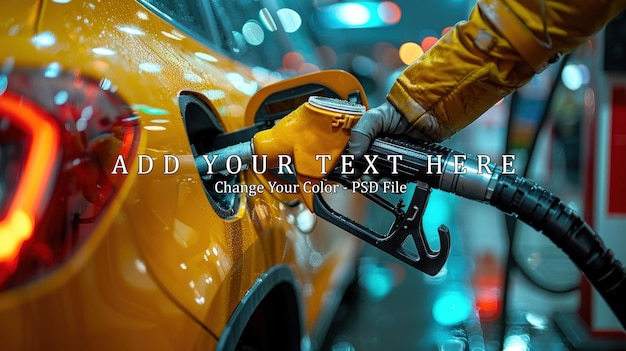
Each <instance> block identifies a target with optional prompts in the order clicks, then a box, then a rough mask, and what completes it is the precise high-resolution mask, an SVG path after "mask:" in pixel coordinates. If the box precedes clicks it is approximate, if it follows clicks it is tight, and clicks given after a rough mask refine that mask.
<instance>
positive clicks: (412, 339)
mask: <svg viewBox="0 0 626 351" xmlns="http://www.w3.org/2000/svg"><path fill="white" fill-rule="evenodd" d="M474 4H475V1H469V0H437V1H434V0H425V1H408V0H396V1H334V0H315V1H313V2H312V3H310V7H309V4H308V3H301V5H302V6H303V9H301V11H304V12H306V13H308V15H307V14H303V15H302V20H303V22H304V23H306V24H307V29H309V30H310V32H311V34H312V36H313V41H314V43H312V44H313V45H312V46H311V47H312V48H313V51H312V52H307V51H293V52H290V53H288V54H287V55H285V56H284V57H283V60H282V67H281V68H280V70H282V71H283V72H288V71H291V72H292V73H294V74H301V73H306V72H307V71H310V70H318V69H322V70H323V69H343V70H347V71H349V72H351V73H352V74H354V75H355V76H356V77H357V78H358V79H359V80H360V82H361V83H362V85H363V87H364V89H365V90H366V95H367V96H368V100H369V104H370V106H376V105H378V104H380V103H381V102H382V101H384V99H385V95H386V93H387V92H388V90H389V88H390V86H391V84H392V83H393V81H394V80H395V78H396V77H397V76H398V75H399V74H400V72H402V70H403V69H404V68H405V67H407V65H408V64H410V63H411V62H412V61H413V60H415V59H416V58H417V57H419V55H421V54H423V52H424V51H427V50H428V49H429V48H430V47H431V46H432V45H433V44H434V43H435V42H436V41H437V40H438V39H439V38H440V37H441V36H442V35H443V34H444V33H445V32H446V31H447V30H449V29H450V28H451V26H454V25H455V24H456V23H458V22H459V21H462V20H464V19H466V18H467V17H468V15H469V12H470V10H471V8H472V7H473V5H474ZM623 17H624V16H621V17H620V18H619V19H618V20H619V21H621V22H618V24H616V25H614V26H613V27H611V29H610V32H609V31H608V30H607V31H606V33H605V32H603V33H601V34H599V35H598V36H597V37H596V38H594V39H593V40H590V41H589V42H588V43H587V44H585V45H583V46H582V47H580V48H579V49H577V50H576V51H574V52H573V53H572V54H571V55H568V56H566V57H565V58H564V59H562V60H561V61H560V62H557V63H555V64H553V65H551V66H550V67H549V68H548V69H547V70H546V71H544V72H543V73H541V74H539V75H537V76H536V77H535V78H534V79H533V80H532V81H531V82H530V83H529V84H528V85H527V86H526V87H524V88H523V89H521V90H520V91H518V92H516V93H515V94H513V95H512V96H509V97H507V98H505V99H503V100H502V101H500V102H499V103H498V104H497V105H496V106H494V107H493V108H492V109H491V110H489V111H488V112H487V113H485V114H484V115H483V116H482V117H481V118H479V119H478V120H477V121H476V122H475V123H473V124H472V125H470V126H469V127H467V128H466V129H465V130H463V131H461V132H459V133H458V134H456V135H455V136H454V137H453V138H451V139H450V140H447V141H446V142H445V144H446V145H447V146H450V147H453V148H455V149H457V150H460V151H463V152H467V153H474V154H487V155H490V156H491V157H492V160H498V159H499V158H500V157H501V156H502V155H503V154H514V155H515V161H514V166H515V168H516V172H517V173H518V174H520V175H525V176H526V177H528V178H530V179H533V180H535V181H537V183H539V184H540V185H542V186H544V187H545V188H546V189H548V190H550V191H552V192H554V193H555V194H557V195H558V196H559V197H560V198H561V199H562V200H564V201H565V202H566V203H568V204H569V205H570V207H572V208H573V209H575V210H577V211H579V212H581V213H582V214H583V215H584V217H585V219H586V220H587V221H589V222H590V223H592V225H593V226H594V227H595V228H596V230H597V231H598V232H599V233H600V235H601V236H603V238H604V240H606V242H607V244H608V245H609V246H610V247H611V248H615V250H614V251H616V252H617V255H618V257H621V259H622V260H624V258H625V257H624V256H625V254H626V252H624V250H623V249H622V248H623V247H626V245H625V244H626V242H625V240H624V238H623V237H620V235H619V234H618V233H624V232H626V221H625V220H624V218H625V216H624V214H625V213H626V212H625V211H624V209H623V206H621V205H619V203H618V202H619V201H618V200H616V199H618V198H619V197H620V196H621V197H623V196H624V195H626V189H625V188H624V186H623V185H621V182H618V181H616V180H615V179H617V178H616V177H618V178H619V172H621V170H622V167H619V168H618V167H616V166H613V167H610V161H611V159H609V158H610V157H613V160H614V159H615V157H620V156H619V154H620V152H621V151H623V149H624V143H623V137H624V135H625V134H624V133H625V132H626V131H625V130H624V128H623V127H622V125H623V124H624V122H615V121H619V118H617V117H619V116H621V117H620V118H621V119H622V120H623V119H624V118H623V117H625V116H623V114H624V107H623V106H624V105H623V104H624V101H625V100H626V96H624V89H623V84H624V66H623V65H624V62H626V58H625V57H624V56H625V55H626V54H625V48H626V46H625V45H624V37H625V35H624V34H626V33H625V29H624V28H625V26H624V20H623ZM612 33H617V34H612ZM620 33H621V34H620ZM607 38H608V39H607ZM620 38H621V39H620ZM315 60H317V61H315ZM620 94H621V95H620ZM615 123H617V125H616V124H615ZM620 140H621V141H620ZM611 155H612V156H611ZM621 157H623V155H622V156H621ZM611 179H613V181H611ZM611 199H613V200H611ZM611 204H613V205H611ZM616 204H617V205H616ZM611 206H613V207H611ZM611 208H613V209H611ZM369 217H370V218H372V222H371V223H369V225H370V226H372V227H375V226H376V225H377V220H376V213H375V212H373V213H371V216H369ZM424 221H425V222H424V225H425V231H426V233H427V234H429V235H431V236H432V239H433V240H432V241H431V245H432V246H434V247H437V244H438V243H437V242H436V241H437V236H436V233H437V227H438V226H439V225H440V224H442V223H445V224H447V225H448V226H449V227H450V229H451V234H452V240H453V241H452V252H451V255H450V259H449V261H448V263H447V264H446V266H445V267H444V269H443V270H442V271H441V272H440V273H439V274H437V276H435V277H430V276H427V275H424V274H423V273H421V272H418V271H412V270H411V268H410V267H408V266H406V265H404V264H402V263H401V262H399V261H396V260H395V259H393V258H389V257H388V256H386V255H385V254H384V253H381V252H379V251H377V250H376V249H373V248H371V247H366V248H365V252H364V256H363V258H362V262H361V266H360V271H359V281H358V286H357V287H355V288H354V289H353V290H354V291H352V294H349V296H348V297H347V301H346V302H347V303H346V304H345V305H344V307H342V309H341V310H340V312H339V313H338V315H337V318H336V320H335V322H334V323H333V325H332V328H331V331H330V333H329V336H328V338H327V340H326V343H325V344H324V346H323V349H324V350H333V351H340V350H346V351H348V350H359V351H364V350H382V349H386V350H431V349H432V350H472V351H478V350H508V351H511V350H531V349H533V350H584V349H593V350H621V349H626V339H625V338H624V334H623V332H622V331H621V328H620V327H619V324H618V323H617V322H616V319H615V317H613V316H612V315H611V313H610V312H609V311H608V310H607V308H606V306H604V305H603V302H602V301H600V299H599V298H598V297H597V296H595V295H594V293H593V292H592V291H591V288H590V286H589V284H588V283H586V282H585V281H584V280H583V279H581V275H580V273H579V272H578V270H577V268H576V267H575V266H574V265H573V264H572V263H571V262H570V260H569V259H568V258H567V257H566V256H565V254H563V253H562V252H561V251H560V249H558V248H557V247H556V246H555V245H554V244H553V243H552V242H550V241H549V240H548V239H547V238H545V237H543V236H542V235H541V234H539V233H537V232H536V231H535V230H534V229H532V228H530V227H528V226H526V225H524V224H523V223H521V222H520V223H517V222H516V221H515V219H514V218H512V217H507V216H505V215H504V214H502V213H501V212H500V211H498V210H496V209H494V208H491V207H489V206H486V205H482V204H478V203H474V202H470V201H468V200H465V199H462V198H458V197H454V196H452V195H449V194H446V193H442V192H439V191H437V190H434V191H433V193H432V194H431V200H430V202H429V206H428V208H427V213H426V216H425V219H424ZM603 231H604V232H603ZM611 235H613V236H611ZM510 244H512V245H510Z"/></svg>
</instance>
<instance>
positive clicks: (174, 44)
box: [0, 0, 362, 350]
mask: <svg viewBox="0 0 626 351" xmlns="http://www.w3.org/2000/svg"><path fill="white" fill-rule="evenodd" d="M298 13H300V12H299V10H298V8H297V7H295V5H294V4H291V5H287V4H284V3H282V2H280V1H279V2H277V1H267V2H264V1H226V0H224V1H220V0H206V1H152V0H146V1H132V0H116V1H100V0H92V1H80V0H53V1H44V2H40V1H34V0H33V1H21V2H14V3H11V4H10V5H7V6H5V7H4V10H3V12H2V15H0V18H2V21H0V33H1V34H0V47H2V48H3V49H2V51H1V52H0V64H1V70H0V340H2V349H3V350H31V349H46V350H49V349H63V350H67V349H81V350H82V349H86V348H88V349H102V350H112V349H120V350H129V349H153V350H191V349H216V348H223V349H235V348H245V347H248V348H252V349H296V348H298V347H300V346H303V348H305V349H309V348H315V347H316V346H319V339H318V338H319V336H320V335H323V333H324V330H325V328H326V327H327V324H328V322H329V320H328V317H329V316H331V315H332V312H333V309H334V307H336V304H337V303H338V299H339V298H340V294H341V292H342V289H343V288H344V287H345V284H346V282H347V281H348V279H349V277H350V275H351V274H353V273H354V272H353V271H352V270H353V268H354V262H355V258H356V257H357V254H358V243H357V242H356V241H355V240H356V239H355V238H353V237H352V236H350V235H347V234H345V233H342V232H339V231H337V230H336V229H335V228H333V227H332V226H330V225H329V224H326V223H323V221H316V219H315V217H314V216H313V215H312V214H311V213H310V212H308V210H307V209H306V208H305V207H304V206H303V205H302V204H300V203H298V202H297V201H295V200H294V198H290V197H289V198H281V197H280V196H276V194H271V193H268V192H266V193H262V194H256V195H255V196H252V194H250V193H240V194H233V193H225V194H215V192H214V191H213V192H212V191H211V189H209V188H208V185H209V183H210V182H214V181H218V180H220V181H223V182H226V183H225V184H231V185H232V184H248V185H253V184H259V183H260V180H259V177H262V176H263V175H257V174H253V173H251V172H247V171H243V172H241V173H239V174H233V175H227V176H224V177H222V178H220V179H214V180H211V181H208V180H205V179H202V178H200V176H199V174H198V171H197V169H196V168H195V166H194V163H193V156H194V155H196V154H198V153H201V152H205V151H208V150H210V149H211V148H213V147H215V143H217V142H219V143H227V142H229V140H230V139H229V138H232V137H233V135H234V136H238V137H244V136H245V135H247V134H245V133H241V132H238V131H241V130H244V131H246V133H250V132H253V129H250V128H251V126H256V127H254V128H257V127H259V128H260V127H262V126H264V125H267V121H269V120H270V118H271V119H274V118H276V116H277V115H276V114H271V116H270V115H269V114H265V115H264V116H268V117H267V118H268V120H267V121H265V120H262V118H261V117H259V118H261V119H257V118H256V117H254V116H256V115H258V111H257V110H260V109H261V107H262V106H263V103H264V101H265V100H267V101H270V100H272V98H273V97H276V96H279V97H281V98H280V99H278V100H280V101H283V103H281V104H278V105H276V104H275V103H274V104H270V103H268V104H267V107H271V106H274V107H275V106H292V107H295V106H297V105H298V104H297V103H296V102H294V101H301V100H302V98H303V96H305V95H307V94H308V93H309V92H310V90H309V88H308V87H310V86H311V84H313V85H314V86H315V89H317V90H315V89H314V90H315V91H318V90H319V89H321V88H319V87H320V86H324V87H325V88H324V89H326V92H327V93H330V92H332V93H334V94H336V95H337V96H338V97H343V98H347V97H348V95H349V94H351V93H354V92H359V91H361V92H362V89H361V87H360V86H359V85H358V83H356V80H354V81H352V80H346V79H343V78H342V79H338V80H337V79H335V78H336V77H337V75H340V76H341V73H340V72H336V73H331V74H326V75H324V74H322V75H321V76H320V77H317V76H316V75H304V76H300V74H302V73H307V72H310V71H314V70H315V69H316V68H315V66H314V62H315V61H314V56H313V55H312V52H313V51H312V50H313V48H312V47H311V44H312V42H311V41H310V40H308V39H307V34H306V28H305V26H303V25H302V18H300V17H299V15H298ZM286 76H297V77H295V78H292V79H289V80H283V78H284V77H286ZM281 84H284V85H281ZM300 87H305V88H302V89H301V88H300ZM264 89H265V90H264ZM299 89H300V90H299ZM263 91H265V93H263V94H261V92H263ZM259 94H260V95H262V97H259ZM272 94H274V95H272ZM290 94H295V95H294V96H291V95H290ZM290 99H292V100H290ZM278 100H277V101H278ZM285 101H286V102H285ZM289 101H291V102H289ZM271 110H272V109H271V108H270V109H268V110H267V111H271ZM272 112H276V111H272ZM278 112H281V113H282V114H283V115H284V114H285V113H286V112H288V111H287V110H285V109H282V110H281V109H279V111H278ZM264 113H265V112H264ZM250 116H252V117H250ZM250 118H252V119H253V121H252V122H250ZM257 122H258V123H257ZM246 128H248V129H246ZM224 136H227V137H224ZM139 154H144V155H150V157H151V159H152V161H153V163H154V164H153V166H154V170H163V169H166V168H165V164H164V162H165V161H164V160H167V158H166V157H164V156H165V155H175V156H176V158H177V159H178V160H179V161H180V164H179V168H178V169H177V172H173V173H172V174H164V172H160V171H152V172H149V173H146V174H138V172H137V170H138V167H139V165H138V163H139V162H137V155H139ZM120 155H122V156H123V157H124V160H126V166H127V167H128V172H127V173H128V174H121V173H122V172H120V174H112V172H111V170H112V169H113V167H114V165H115V161H116V159H117V157H118V156H120ZM210 184H213V183H210Z"/></svg>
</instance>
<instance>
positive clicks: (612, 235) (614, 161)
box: [556, 13, 626, 350]
mask: <svg viewBox="0 0 626 351" xmlns="http://www.w3.org/2000/svg"><path fill="white" fill-rule="evenodd" d="M591 45H592V47H593V50H594V61H593V62H592V63H591V67H590V71H591V74H590V77H591V81H590V83H591V84H590V87H589V89H588V92H587V93H586V97H588V98H589V101H586V106H587V107H588V108H586V109H585V111H586V113H585V120H586V125H585V126H584V128H583V130H585V131H586V135H584V137H583V140H584V142H585V144H583V145H584V146H583V149H586V150H587V154H586V157H585V160H584V162H585V164H586V167H585V168H586V174H585V177H584V178H585V185H584V188H583V189H584V194H583V195H584V206H585V208H587V209H589V210H588V211H585V220H586V221H587V222H588V223H589V224H590V225H592V226H593V227H594V228H596V230H597V231H598V233H601V235H602V239H603V241H604V242H605V243H606V244H607V246H609V247H611V248H612V249H613V251H614V254H615V257H617V258H618V259H621V260H622V261H623V260H626V236H624V233H626V202H625V201H624V196H625V195H626V182H624V181H623V179H624V177H625V175H626V163H625V162H624V154H625V153H626V141H625V140H626V139H625V138H626V14H624V13H622V14H621V15H620V16H618V17H617V18H616V19H615V20H613V21H612V22H610V23H609V24H608V25H607V26H606V28H605V30H604V32H603V33H601V34H600V35H598V36H597V37H596V38H595V39H594V41H592V42H591ZM556 321H557V325H558V326H559V328H560V329H561V330H562V331H563V333H564V335H565V336H566V338H567V339H568V340H570V342H572V343H575V344H577V345H578V346H577V345H574V346H575V347H577V349H593V350H613V349H614V348H611V347H613V346H614V345H615V342H619V341H621V345H623V343H624V342H626V334H624V331H623V329H622V328H621V327H620V323H619V322H618V321H617V319H616V318H615V316H614V315H613V314H612V313H611V311H610V309H609V307H608V306H607V305H606V303H605V302H604V301H603V299H602V298H601V297H600V296H599V295H598V293H597V292H596V291H594V290H593V289H592V287H591V284H590V283H589V282H588V281H586V280H583V281H582V283H581V301H580V306H579V311H578V316H567V315H561V316H557V320H556ZM612 345H613V346H612Z"/></svg>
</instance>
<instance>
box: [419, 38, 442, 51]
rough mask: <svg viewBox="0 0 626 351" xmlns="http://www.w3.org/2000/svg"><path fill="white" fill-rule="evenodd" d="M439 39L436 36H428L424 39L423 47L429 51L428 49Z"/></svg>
mask: <svg viewBox="0 0 626 351" xmlns="http://www.w3.org/2000/svg"><path fill="white" fill-rule="evenodd" d="M438 40H439V38H437V37H434V36H430V35H429V36H427V37H425V38H424V39H422V49H423V50H424V51H428V49H430V48H431V47H432V46H433V45H435V43H436V42H437V41H438Z"/></svg>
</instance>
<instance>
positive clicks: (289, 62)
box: [283, 51, 304, 72]
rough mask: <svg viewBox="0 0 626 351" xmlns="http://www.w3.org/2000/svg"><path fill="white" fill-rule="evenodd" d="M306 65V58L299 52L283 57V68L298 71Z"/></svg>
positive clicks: (289, 53)
mask: <svg viewBox="0 0 626 351" xmlns="http://www.w3.org/2000/svg"><path fill="white" fill-rule="evenodd" d="M303 63H304V57H303V56H302V54H300V53H299V52H295V51H291V52H288V53H286V54H285V56H283V68H285V69H288V70H293V71H296V72H297V71H298V68H300V65H302V64H303Z"/></svg>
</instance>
